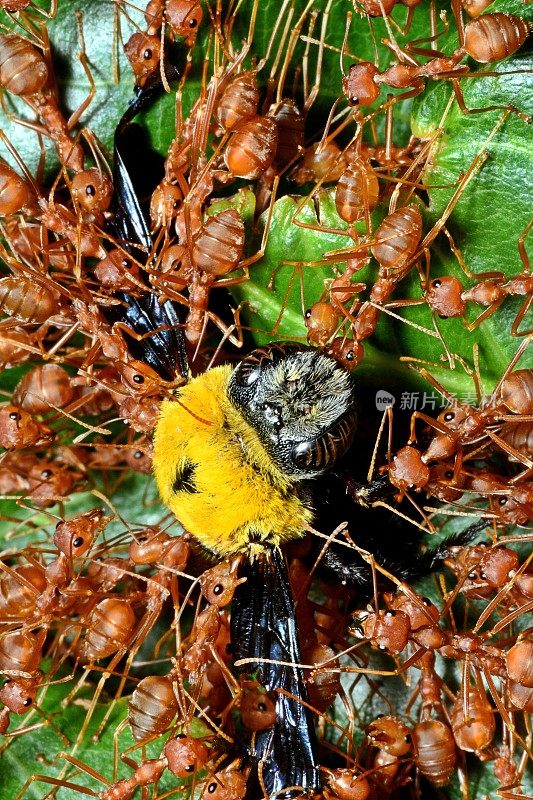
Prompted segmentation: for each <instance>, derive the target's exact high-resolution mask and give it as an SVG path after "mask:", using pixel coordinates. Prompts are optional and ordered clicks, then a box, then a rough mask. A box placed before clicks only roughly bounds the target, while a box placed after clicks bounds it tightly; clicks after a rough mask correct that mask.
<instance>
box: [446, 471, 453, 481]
mask: <svg viewBox="0 0 533 800" xmlns="http://www.w3.org/2000/svg"><path fill="white" fill-rule="evenodd" d="M444 477H445V478H446V479H447V480H451V479H452V478H453V469H447V470H446V472H445V473H444Z"/></svg>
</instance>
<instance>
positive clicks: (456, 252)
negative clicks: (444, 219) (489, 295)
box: [442, 226, 505, 280]
mask: <svg viewBox="0 0 533 800" xmlns="http://www.w3.org/2000/svg"><path fill="white" fill-rule="evenodd" d="M442 232H443V233H444V234H445V236H446V237H447V239H448V241H449V243H450V249H451V251H452V253H453V254H454V256H455V258H456V259H457V263H458V264H459V266H460V267H461V269H462V271H463V272H464V274H465V275H466V277H467V278H471V279H472V280H479V278H495V279H497V280H500V279H502V278H505V274H504V273H503V272H471V271H470V270H469V269H468V267H467V265H466V263H465V260H464V258H463V254H462V253H461V251H460V250H459V248H458V247H457V245H456V244H455V242H454V240H453V237H452V235H451V233H450V231H449V230H448V228H446V226H444V227H443V228H442Z"/></svg>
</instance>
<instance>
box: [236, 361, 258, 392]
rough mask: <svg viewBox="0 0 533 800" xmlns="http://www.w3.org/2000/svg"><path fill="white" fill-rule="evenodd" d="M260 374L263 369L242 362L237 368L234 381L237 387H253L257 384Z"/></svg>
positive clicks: (256, 365)
mask: <svg viewBox="0 0 533 800" xmlns="http://www.w3.org/2000/svg"><path fill="white" fill-rule="evenodd" d="M260 374H261V369H260V367H259V365H258V364H252V363H250V362H248V361H242V362H241V363H240V364H239V366H238V367H236V369H235V371H234V373H233V379H234V381H235V383H236V384H237V386H242V387H245V388H247V387H249V386H253V384H254V383H256V382H257V380H258V379H259V375H260Z"/></svg>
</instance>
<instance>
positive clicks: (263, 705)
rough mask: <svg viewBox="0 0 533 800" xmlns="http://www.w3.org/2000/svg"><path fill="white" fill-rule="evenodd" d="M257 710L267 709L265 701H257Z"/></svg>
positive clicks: (263, 710)
mask: <svg viewBox="0 0 533 800" xmlns="http://www.w3.org/2000/svg"><path fill="white" fill-rule="evenodd" d="M257 710H258V711H262V712H265V711H266V710H267V707H266V704H265V703H258V704H257Z"/></svg>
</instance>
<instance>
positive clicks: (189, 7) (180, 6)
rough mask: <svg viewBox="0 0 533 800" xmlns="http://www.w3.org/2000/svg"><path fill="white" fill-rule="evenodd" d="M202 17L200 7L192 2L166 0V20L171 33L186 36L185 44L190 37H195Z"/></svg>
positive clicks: (186, 0) (188, 0)
mask: <svg viewBox="0 0 533 800" xmlns="http://www.w3.org/2000/svg"><path fill="white" fill-rule="evenodd" d="M202 17H203V11H202V6H201V5H200V3H196V2H194V0H192V2H191V0H168V2H167V4H166V18H167V22H168V24H169V27H170V29H171V31H172V33H173V34H175V35H176V36H188V37H189V40H188V41H187V44H188V43H189V41H190V40H191V36H192V37H194V36H195V35H196V32H197V30H198V28H199V27H200V23H201V21H202ZM193 41H194V40H193ZM191 43H192V42H191Z"/></svg>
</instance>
